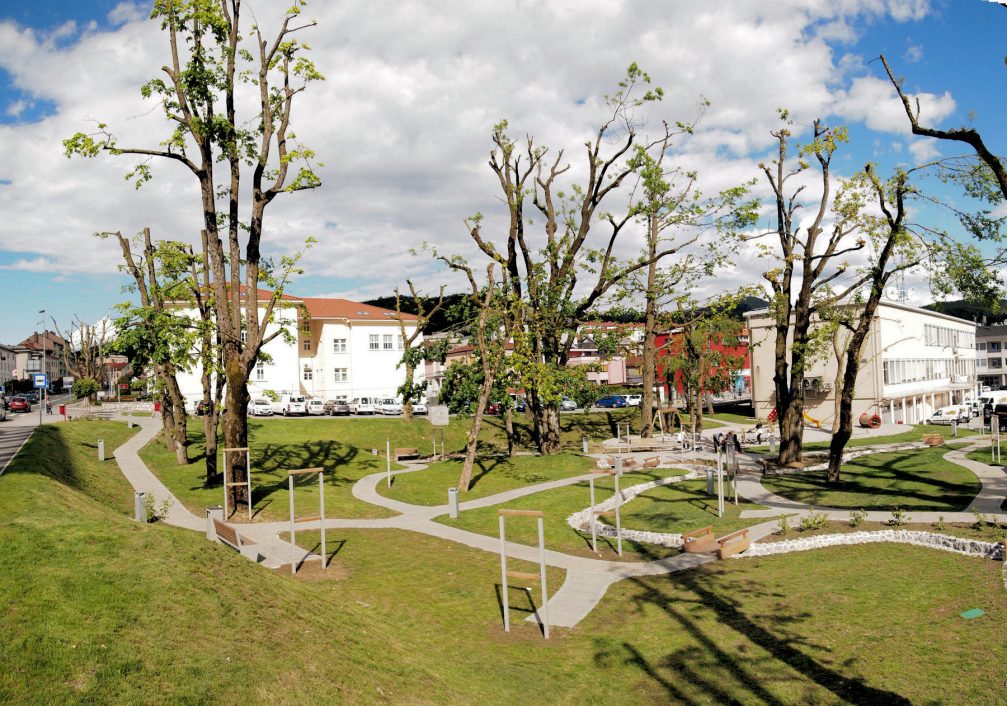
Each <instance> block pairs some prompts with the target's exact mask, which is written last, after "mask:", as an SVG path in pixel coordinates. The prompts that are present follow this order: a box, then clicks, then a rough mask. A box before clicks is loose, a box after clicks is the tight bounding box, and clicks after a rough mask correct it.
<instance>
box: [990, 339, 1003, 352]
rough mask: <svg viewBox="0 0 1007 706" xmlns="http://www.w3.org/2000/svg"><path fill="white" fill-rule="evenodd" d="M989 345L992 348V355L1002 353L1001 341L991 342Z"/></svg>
mask: <svg viewBox="0 0 1007 706" xmlns="http://www.w3.org/2000/svg"><path fill="white" fill-rule="evenodd" d="M989 345H990V347H989V351H990V353H999V352H1000V341H990V344H989Z"/></svg>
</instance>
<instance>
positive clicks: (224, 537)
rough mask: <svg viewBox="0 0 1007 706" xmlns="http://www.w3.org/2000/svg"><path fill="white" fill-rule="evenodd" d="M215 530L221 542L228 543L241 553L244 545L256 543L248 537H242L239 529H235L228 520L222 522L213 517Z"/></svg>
mask: <svg viewBox="0 0 1007 706" xmlns="http://www.w3.org/2000/svg"><path fill="white" fill-rule="evenodd" d="M213 531H214V533H215V534H216V535H217V540H218V541H219V542H220V543H221V544H226V545H227V546H229V547H230V548H231V549H234V550H235V551H236V552H238V553H239V554H240V553H241V548H242V547H244V546H248V545H251V544H254V542H253V541H251V540H250V539H248V537H242V536H241V535H240V534H238V530H236V529H234V528H233V527H231V526H230V525H229V524H227V523H226V522H221V521H220V520H218V519H217V518H216V517H214V518H213Z"/></svg>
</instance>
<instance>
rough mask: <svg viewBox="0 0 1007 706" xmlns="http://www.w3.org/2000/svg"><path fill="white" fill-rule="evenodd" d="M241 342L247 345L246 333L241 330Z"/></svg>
mask: <svg viewBox="0 0 1007 706" xmlns="http://www.w3.org/2000/svg"><path fill="white" fill-rule="evenodd" d="M241 342H242V343H248V331H246V330H245V329H241Z"/></svg>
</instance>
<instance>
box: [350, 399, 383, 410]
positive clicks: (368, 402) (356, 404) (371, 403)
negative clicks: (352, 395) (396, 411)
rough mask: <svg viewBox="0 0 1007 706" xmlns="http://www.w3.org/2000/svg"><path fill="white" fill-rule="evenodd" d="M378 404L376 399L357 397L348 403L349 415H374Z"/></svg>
mask: <svg viewBox="0 0 1007 706" xmlns="http://www.w3.org/2000/svg"><path fill="white" fill-rule="evenodd" d="M379 402H380V400H379V399H378V398H376V397H357V398H356V399H354V400H353V401H352V402H350V414H374V413H375V412H377V411H378V409H377V407H378V403H379Z"/></svg>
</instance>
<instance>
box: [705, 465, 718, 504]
mask: <svg viewBox="0 0 1007 706" xmlns="http://www.w3.org/2000/svg"><path fill="white" fill-rule="evenodd" d="M706 494H707V495H709V496H710V497H711V498H712V497H713V496H714V495H716V492H715V491H714V489H713V469H712V468H707V469H706Z"/></svg>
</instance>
